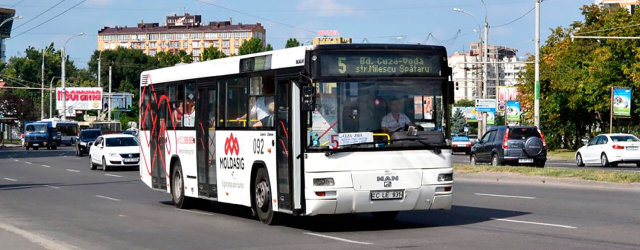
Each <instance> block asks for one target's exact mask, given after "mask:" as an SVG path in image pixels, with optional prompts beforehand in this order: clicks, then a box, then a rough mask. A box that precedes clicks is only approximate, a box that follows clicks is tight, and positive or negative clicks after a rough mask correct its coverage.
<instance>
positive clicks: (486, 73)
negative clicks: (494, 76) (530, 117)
mask: <svg viewBox="0 0 640 250" xmlns="http://www.w3.org/2000/svg"><path fill="white" fill-rule="evenodd" d="M483 4H484V1H483ZM483 54H484V55H483V56H484V60H483V64H482V73H483V74H482V76H483V77H484V80H483V83H484V84H483V86H482V98H483V99H487V97H488V96H489V94H488V93H487V85H489V81H488V78H489V70H488V69H487V66H488V62H489V22H488V21H487V11H486V6H485V15H484V51H483ZM494 117H495V115H494ZM482 118H483V119H482V132H483V133H486V132H487V122H488V121H487V114H486V113H482ZM494 120H495V119H494Z"/></svg>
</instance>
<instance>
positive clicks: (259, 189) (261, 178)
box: [253, 168, 278, 225]
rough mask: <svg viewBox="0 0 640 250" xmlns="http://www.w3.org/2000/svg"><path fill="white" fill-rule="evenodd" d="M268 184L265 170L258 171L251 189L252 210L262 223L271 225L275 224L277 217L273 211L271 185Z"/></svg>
mask: <svg viewBox="0 0 640 250" xmlns="http://www.w3.org/2000/svg"><path fill="white" fill-rule="evenodd" d="M269 183H270V182H269V176H267V170H266V169H265V168H260V169H258V172H257V173H256V178H255V180H254V189H253V198H254V206H255V208H254V209H255V210H256V211H257V212H258V218H260V221H262V223H264V224H267V225H273V224H276V223H277V221H278V215H277V214H276V213H275V212H274V211H273V205H272V203H271V197H272V196H271V185H270V184H269Z"/></svg>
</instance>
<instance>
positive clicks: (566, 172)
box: [453, 164, 640, 183]
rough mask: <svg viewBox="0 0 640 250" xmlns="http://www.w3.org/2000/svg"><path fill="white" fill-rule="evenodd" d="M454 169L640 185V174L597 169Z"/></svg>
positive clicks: (482, 167)
mask: <svg viewBox="0 0 640 250" xmlns="http://www.w3.org/2000/svg"><path fill="white" fill-rule="evenodd" d="M453 169H454V171H455V172H456V173H481V172H493V173H515V174H522V175H526V176H546V177H554V178H575V179H581V180H590V181H602V182H611V183H640V173H635V172H622V171H607V170H597V169H589V168H583V169H570V168H534V167H517V166H498V167H494V166H491V165H475V166H473V165H458V164H456V165H454V166H453Z"/></svg>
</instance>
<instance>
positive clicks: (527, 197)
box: [475, 193, 536, 199]
mask: <svg viewBox="0 0 640 250" xmlns="http://www.w3.org/2000/svg"><path fill="white" fill-rule="evenodd" d="M475 195H478V196H491V197H502V198H518V199H535V198H536V197H529V196H512V195H500V194H483V193H475Z"/></svg>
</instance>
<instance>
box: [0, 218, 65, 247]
mask: <svg viewBox="0 0 640 250" xmlns="http://www.w3.org/2000/svg"><path fill="white" fill-rule="evenodd" d="M0 228H1V229H4V230H6V231H8V232H10V233H14V234H15V235H18V236H20V237H22V238H25V239H27V240H28V241H30V242H32V243H34V244H38V245H40V246H42V247H44V248H45V249H50V250H67V249H69V250H70V249H78V247H76V246H72V245H68V244H66V243H63V244H60V243H57V242H56V241H54V240H50V239H48V238H46V237H43V236H40V235H38V234H35V233H32V232H29V231H27V230H24V229H20V228H17V227H14V226H12V225H9V224H5V223H2V222H0Z"/></svg>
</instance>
